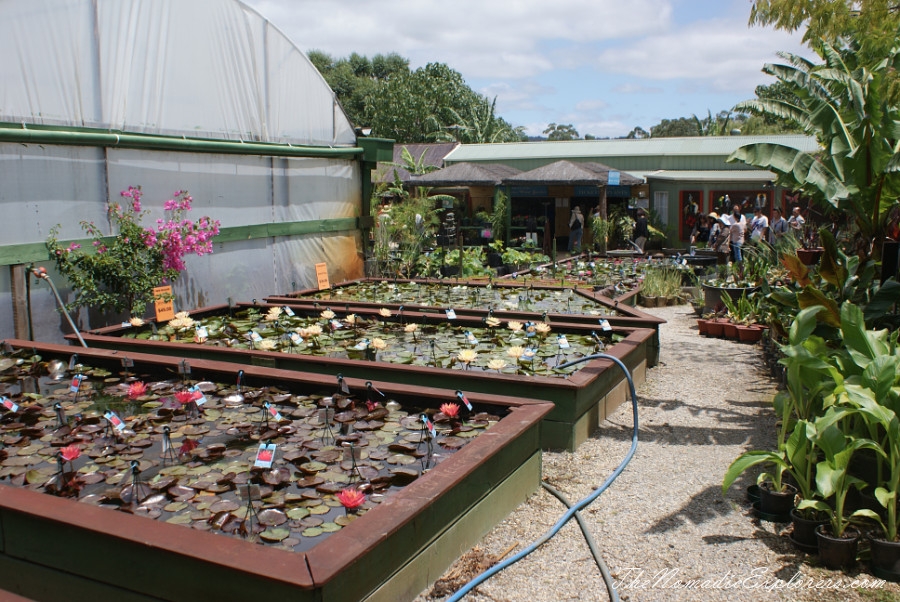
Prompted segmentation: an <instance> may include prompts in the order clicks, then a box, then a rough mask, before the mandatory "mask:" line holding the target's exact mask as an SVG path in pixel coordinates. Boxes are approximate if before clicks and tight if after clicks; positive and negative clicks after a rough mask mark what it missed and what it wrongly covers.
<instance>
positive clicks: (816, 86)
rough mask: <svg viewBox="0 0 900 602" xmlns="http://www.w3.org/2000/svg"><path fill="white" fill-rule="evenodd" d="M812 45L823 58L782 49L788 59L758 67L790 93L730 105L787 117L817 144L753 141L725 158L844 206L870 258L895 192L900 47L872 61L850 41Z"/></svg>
mask: <svg viewBox="0 0 900 602" xmlns="http://www.w3.org/2000/svg"><path fill="white" fill-rule="evenodd" d="M815 49H816V51H817V53H818V54H819V55H820V57H821V59H822V60H823V62H822V63H813V62H811V61H809V60H807V59H804V58H803V57H800V56H797V55H793V54H790V53H780V56H781V57H782V58H783V59H784V60H785V61H786V64H768V65H766V66H765V67H764V68H763V71H764V72H765V73H768V74H769V75H772V76H774V77H776V78H777V79H778V81H779V82H780V83H782V84H783V85H784V86H785V88H786V89H787V90H789V91H790V94H785V95H783V96H780V97H772V98H759V99H756V100H749V101H746V102H743V103H740V104H738V105H737V106H735V110H736V111H749V112H752V113H755V114H761V115H771V116H774V117H778V118H783V119H787V120H790V121H792V122H794V123H795V124H797V126H798V127H800V128H801V129H802V131H804V132H806V133H807V134H810V135H813V136H815V137H816V139H817V140H818V141H819V145H820V147H821V149H820V150H819V151H818V152H814V153H808V152H804V151H800V150H797V149H795V148H792V147H789V146H786V145H783V144H776V143H760V144H751V145H747V146H743V147H741V148H739V149H738V150H737V151H735V152H734V153H733V154H732V155H731V157H730V158H729V160H730V161H743V162H745V163H748V164H750V165H754V166H757V167H763V168H766V169H770V170H772V171H774V172H776V173H777V174H779V183H781V184H783V185H786V186H789V187H791V188H794V189H798V190H802V191H804V192H805V193H807V194H809V195H811V196H812V197H813V198H814V199H816V200H818V201H820V202H827V203H830V204H831V205H833V206H834V207H837V208H838V209H842V210H845V211H847V212H848V213H849V214H850V215H851V216H852V217H853V220H854V222H855V224H856V227H857V229H858V235H859V236H858V238H857V242H858V243H859V244H858V246H857V249H856V250H857V252H858V253H859V254H860V255H861V256H863V257H867V256H868V255H869V254H870V253H871V252H872V246H871V244H872V243H873V242H874V243H876V245H875V253H876V256H877V255H878V254H879V253H880V249H879V246H878V244H877V243H878V242H879V241H880V240H882V239H883V238H884V235H885V232H886V229H887V226H888V224H887V218H888V213H889V211H890V210H891V209H892V208H894V207H896V206H897V198H898V193H900V176H898V172H900V153H898V151H900V108H898V105H897V103H896V102H894V101H893V99H892V96H893V94H892V93H891V89H892V88H891V86H888V85H885V80H886V79H888V78H891V77H894V76H895V75H894V74H896V70H897V68H898V67H900V44H895V45H894V46H893V47H892V48H891V49H890V51H889V52H888V53H887V55H886V56H885V57H884V58H882V59H880V60H878V61H873V62H867V61H866V60H865V59H864V58H863V57H862V56H861V55H860V53H859V44H858V43H856V42H853V41H848V40H843V39H842V40H840V41H838V42H837V43H835V44H832V43H830V42H826V41H822V42H820V43H819V44H817V45H815ZM791 94H792V95H793V96H791Z"/></svg>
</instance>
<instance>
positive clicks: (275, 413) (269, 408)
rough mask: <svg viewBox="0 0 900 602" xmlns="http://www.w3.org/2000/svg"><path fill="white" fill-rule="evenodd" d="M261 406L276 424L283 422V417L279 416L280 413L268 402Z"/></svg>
mask: <svg viewBox="0 0 900 602" xmlns="http://www.w3.org/2000/svg"><path fill="white" fill-rule="evenodd" d="M263 405H264V406H266V410H267V411H268V412H269V415H270V416H272V418H274V419H275V420H276V421H277V422H281V421H282V420H284V417H283V416H282V415H281V413H279V412H278V410H277V409H276V408H275V407H274V406H272V404H270V403H269V402H268V401H267V402H266V403H264V404H263Z"/></svg>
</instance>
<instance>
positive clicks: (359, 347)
mask: <svg viewBox="0 0 900 602" xmlns="http://www.w3.org/2000/svg"><path fill="white" fill-rule="evenodd" d="M368 346H369V339H363V340H361V341H360V342H359V343H357V344H356V345H354V346H353V348H354V349H356V350H357V351H365V350H366V348H368Z"/></svg>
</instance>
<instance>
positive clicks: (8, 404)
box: [0, 396, 19, 412]
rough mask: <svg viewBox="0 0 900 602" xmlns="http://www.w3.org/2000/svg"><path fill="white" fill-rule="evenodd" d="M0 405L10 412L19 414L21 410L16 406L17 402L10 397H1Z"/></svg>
mask: <svg viewBox="0 0 900 602" xmlns="http://www.w3.org/2000/svg"><path fill="white" fill-rule="evenodd" d="M0 403H2V404H3V407H4V408H6V409H7V410H9V411H10V412H17V411H18V410H19V406H17V405H16V404H15V402H14V401H13V400H12V399H10V398H9V397H2V396H0Z"/></svg>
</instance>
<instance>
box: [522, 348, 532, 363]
mask: <svg viewBox="0 0 900 602" xmlns="http://www.w3.org/2000/svg"><path fill="white" fill-rule="evenodd" d="M522 357H523V358H524V359H526V360H533V359H534V349H532V348H531V347H529V348H527V349H526V350H525V352H524V353H522Z"/></svg>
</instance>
